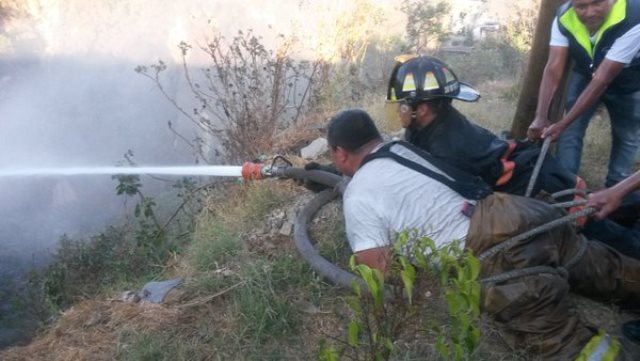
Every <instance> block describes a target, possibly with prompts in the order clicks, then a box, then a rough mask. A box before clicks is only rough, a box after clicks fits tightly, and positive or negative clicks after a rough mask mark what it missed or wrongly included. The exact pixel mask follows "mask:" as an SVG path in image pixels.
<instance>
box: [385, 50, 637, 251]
mask: <svg viewBox="0 0 640 361" xmlns="http://www.w3.org/2000/svg"><path fill="white" fill-rule="evenodd" d="M396 60H397V63H396V65H395V67H394V69H393V71H392V72H391V78H390V80H389V86H388V89H387V109H386V114H387V117H388V118H391V119H388V121H389V122H391V123H393V122H396V123H397V122H399V123H400V124H401V125H402V126H403V127H404V128H405V129H406V131H405V138H406V140H407V141H409V142H410V143H412V144H414V145H416V146H418V147H419V148H422V149H424V150H426V151H427V152H429V153H431V154H432V155H433V156H435V157H437V158H440V159H442V160H444V161H446V162H448V163H449V164H452V165H454V166H456V167H457V168H458V169H461V170H463V171H466V172H467V173H470V174H472V175H475V176H478V177H481V178H482V179H483V180H484V181H485V182H486V183H487V184H489V185H491V186H492V187H493V189H494V190H495V191H499V192H505V193H510V194H517V195H524V194H525V192H526V189H527V185H528V183H529V180H530V179H531V175H532V173H533V168H534V167H535V163H536V160H537V158H538V156H539V154H540V147H539V146H537V145H535V144H532V143H529V142H526V141H510V140H505V139H501V138H499V137H497V136H496V135H495V134H493V133H491V132H490V131H489V130H487V129H485V128H482V127H480V126H479V125H477V124H474V123H472V122H470V121H469V120H468V119H467V118H466V117H465V116H464V115H463V114H461V113H460V112H459V111H458V110H457V109H456V108H455V107H454V106H453V105H452V100H453V99H458V100H462V101H467V102H474V101H477V100H478V99H479V98H480V94H479V92H478V91H477V90H475V89H474V88H473V87H471V86H470V85H468V84H466V83H463V82H461V81H459V80H458V78H457V76H456V74H455V73H454V72H453V71H452V70H451V69H449V67H448V66H447V65H446V64H445V63H443V62H442V61H440V60H438V59H436V58H433V57H430V56H424V55H422V56H400V57H398V58H396ZM572 188H581V189H585V188H586V185H585V183H584V181H582V179H580V178H579V177H577V176H576V175H574V174H571V173H569V172H568V171H566V170H565V169H564V168H562V167H561V166H560V165H559V164H558V163H557V161H556V160H555V159H554V158H553V157H552V156H550V155H547V156H546V157H545V160H544V163H543V165H542V168H541V169H540V173H539V175H538V177H537V179H536V183H535V185H534V187H533V193H532V196H535V195H538V194H539V193H540V192H541V191H543V192H545V193H548V194H553V193H555V192H558V191H562V190H566V189H572ZM541 195H542V194H541ZM572 197H573V196H568V199H561V200H562V201H569V200H572V199H571V198H572ZM577 197H581V196H580V195H578V196H577ZM636 204H637V203H636V202H630V205H629V206H625V207H623V208H622V209H620V210H619V211H618V212H617V213H615V214H613V215H612V218H613V219H616V220H619V221H620V218H621V217H620V216H619V215H621V214H624V215H627V214H629V210H630V209H634V208H635V207H636ZM573 210H574V211H575V210H576V209H573ZM634 210H635V209H634ZM632 213H633V216H631V217H630V218H631V219H632V220H633V221H635V220H636V219H637V212H635V211H634V212H632ZM621 222H622V221H621ZM584 226H585V228H584V230H583V232H584V233H585V235H587V236H588V237H592V238H595V239H598V240H601V241H603V242H605V243H607V244H609V245H610V246H612V247H614V248H616V249H617V250H618V251H620V252H621V253H623V254H626V255H628V256H631V257H634V258H639V259H640V234H638V232H634V231H633V230H631V229H629V228H626V227H622V226H620V225H618V224H616V223H614V222H611V221H610V220H604V221H601V222H587V223H586V224H585V225H584Z"/></svg>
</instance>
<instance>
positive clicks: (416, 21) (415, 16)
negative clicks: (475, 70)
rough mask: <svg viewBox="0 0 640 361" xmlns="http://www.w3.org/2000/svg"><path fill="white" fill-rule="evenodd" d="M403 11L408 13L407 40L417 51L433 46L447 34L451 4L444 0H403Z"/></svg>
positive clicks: (423, 50)
mask: <svg viewBox="0 0 640 361" xmlns="http://www.w3.org/2000/svg"><path fill="white" fill-rule="evenodd" d="M401 10H402V12H404V13H405V14H406V15H407V27H406V31H407V34H406V35H407V40H408V43H409V44H410V47H411V49H410V50H413V51H415V52H417V53H422V52H425V51H426V50H427V49H428V48H429V47H431V48H433V47H434V46H436V45H437V44H438V43H439V42H441V41H443V40H444V39H445V38H446V36H447V33H448V31H447V23H448V19H449V14H450V12H451V5H450V4H449V2H446V1H444V0H403V1H402V7H401Z"/></svg>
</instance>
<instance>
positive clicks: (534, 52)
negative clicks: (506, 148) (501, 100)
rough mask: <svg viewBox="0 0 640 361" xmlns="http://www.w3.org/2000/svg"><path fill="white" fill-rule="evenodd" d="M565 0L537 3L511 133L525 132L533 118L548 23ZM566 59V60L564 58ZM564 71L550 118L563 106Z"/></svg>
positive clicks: (546, 50) (545, 55) (520, 134)
mask: <svg viewBox="0 0 640 361" xmlns="http://www.w3.org/2000/svg"><path fill="white" fill-rule="evenodd" d="M564 2H565V0H542V1H541V3H540V11H539V13H538V22H537V24H536V31H535V34H534V38H533V45H532V46H531V53H530V55H529V62H528V64H527V71H526V73H525V76H524V79H523V82H522V90H521V92H520V97H519V98H518V106H517V108H516V114H515V116H514V118H513V123H512V124H511V137H513V138H518V139H521V138H524V137H526V135H527V128H528V127H529V125H530V124H531V122H532V121H533V118H534V116H535V112H536V106H537V104H538V89H539V88H540V81H541V79H542V73H543V72H544V67H545V65H546V63H547V58H548V56H549V38H550V35H551V24H552V21H553V19H554V17H555V12H556V9H558V7H559V6H560V5H561V4H562V3H564ZM567 63H570V62H567ZM568 73H569V72H568V71H565V72H564V77H563V79H562V80H561V82H560V85H559V86H558V90H557V92H556V96H554V99H553V102H552V104H551V107H550V110H549V119H550V120H551V121H552V122H555V121H557V120H558V119H559V118H560V116H561V115H562V112H563V110H564V94H565V90H566V83H567V77H568Z"/></svg>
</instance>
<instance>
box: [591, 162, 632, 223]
mask: <svg viewBox="0 0 640 361" xmlns="http://www.w3.org/2000/svg"><path fill="white" fill-rule="evenodd" d="M637 189H640V171H638V172H636V173H634V174H633V175H631V176H630V177H628V178H627V179H625V180H623V181H622V182H620V183H618V184H616V185H615V186H613V187H611V188H607V189H604V190H601V191H599V192H595V193H591V194H590V195H589V202H588V203H587V206H588V207H594V208H596V209H598V212H597V213H596V214H595V215H594V217H595V218H597V219H604V218H605V217H607V216H608V215H609V214H610V213H611V212H613V211H614V210H616V209H617V208H618V207H619V206H620V202H621V201H622V198H624V196H626V195H627V194H629V193H631V192H633V191H634V190H637Z"/></svg>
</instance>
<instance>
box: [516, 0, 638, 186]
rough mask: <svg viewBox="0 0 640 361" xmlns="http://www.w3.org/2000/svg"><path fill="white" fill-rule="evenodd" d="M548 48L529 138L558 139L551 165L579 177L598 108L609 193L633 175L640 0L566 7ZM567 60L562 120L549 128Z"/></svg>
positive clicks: (581, 1) (586, 1)
mask: <svg viewBox="0 0 640 361" xmlns="http://www.w3.org/2000/svg"><path fill="white" fill-rule="evenodd" d="M549 46H550V47H549V59H548V61H547V65H546V67H545V70H544V74H543V77H542V82H541V84H540V91H539V96H538V105H537V108H536V116H535V119H534V120H533V122H532V123H531V126H530V127H529V130H528V132H527V136H528V138H529V139H531V140H536V139H539V138H541V137H542V138H546V137H551V139H552V140H554V141H555V140H557V141H558V144H557V147H556V159H557V160H558V161H559V162H560V164H561V165H562V166H563V167H565V168H566V169H567V170H569V171H570V172H572V173H575V174H577V173H578V170H579V168H580V160H581V155H582V147H583V138H584V135H585V132H586V129H587V127H588V125H589V121H590V119H591V118H592V116H593V114H594V112H595V110H596V108H597V106H598V104H600V103H603V104H604V105H605V106H606V107H607V110H608V113H609V117H610V119H611V136H612V145H611V154H610V158H609V169H608V173H607V178H606V181H605V185H606V186H612V185H614V184H615V183H618V182H620V181H621V180H623V179H624V178H626V177H628V176H629V175H630V174H631V166H632V165H633V162H634V160H635V155H636V152H637V151H638V146H639V145H640V0H571V1H569V2H567V3H566V4H564V5H563V6H561V7H560V8H559V9H558V14H557V16H556V18H555V19H554V21H553V26H552V30H551V41H550V44H549ZM570 60H572V61H573V62H574V65H573V69H572V73H571V76H570V80H569V82H570V83H569V88H568V93H567V100H566V109H567V113H566V114H565V115H564V117H563V118H562V119H561V120H560V121H558V122H557V123H555V124H553V125H550V121H549V118H548V116H549V106H550V104H551V100H552V98H553V97H554V96H556V95H557V94H556V91H557V89H558V85H559V82H560V79H561V78H562V76H563V73H564V69H565V65H566V64H567V62H568V61H570Z"/></svg>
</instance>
